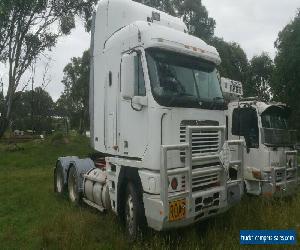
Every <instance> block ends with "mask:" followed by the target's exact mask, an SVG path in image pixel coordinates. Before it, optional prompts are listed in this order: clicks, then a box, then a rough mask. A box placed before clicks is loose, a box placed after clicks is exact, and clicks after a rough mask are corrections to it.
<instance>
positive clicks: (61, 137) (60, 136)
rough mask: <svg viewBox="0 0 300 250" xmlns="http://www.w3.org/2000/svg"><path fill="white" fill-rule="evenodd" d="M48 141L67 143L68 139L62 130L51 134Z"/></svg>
mask: <svg viewBox="0 0 300 250" xmlns="http://www.w3.org/2000/svg"><path fill="white" fill-rule="evenodd" d="M50 142H51V143H53V144H68V143H69V139H68V138H67V137H66V136H65V135H64V134H63V133H62V132H57V133H55V134H54V135H52V136H51V138H50Z"/></svg>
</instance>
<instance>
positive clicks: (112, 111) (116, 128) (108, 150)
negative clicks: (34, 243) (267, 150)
mask: <svg viewBox="0 0 300 250" xmlns="http://www.w3.org/2000/svg"><path fill="white" fill-rule="evenodd" d="M91 53H92V60H91V77H90V118H91V119H90V120H91V144H92V146H93V148H94V149H95V150H96V151H97V152H99V154H98V155H97V157H93V160H92V159H90V158H87V159H79V158H77V157H61V158H59V159H58V161H57V164H56V168H55V174H54V185H55V190H56V191H57V192H59V193H63V192H64V191H68V193H69V197H70V200H71V201H72V202H79V201H81V200H82V201H83V202H85V203H87V204H88V205H90V206H92V207H95V208H97V209H99V210H100V211H105V210H110V209H111V210H112V211H113V212H114V213H116V214H117V215H118V216H120V218H122V219H123V220H124V223H125V225H126V229H127V232H128V235H129V236H130V237H132V238H135V237H136V236H137V234H138V232H139V230H140V229H141V228H142V227H143V226H146V225H148V226H149V227H151V228H153V229H155V230H165V229H171V228H177V227H182V226H187V225H190V224H193V223H195V222H197V221H200V220H204V219H206V218H208V217H211V216H215V215H217V214H219V213H222V212H224V211H226V210H227V209H229V208H230V207H231V206H232V205H233V204H235V203H237V202H239V201H240V199H241V195H242V193H243V186H242V172H241V169H242V168H241V166H242V164H243V161H242V156H243V153H242V147H241V144H242V141H240V140H234V141H227V142H225V113H224V100H223V97H222V91H221V87H220V81H219V79H218V77H217V72H216V67H217V65H218V64H219V63H220V57H219V55H218V53H217V51H216V49H215V48H213V47H211V46H209V45H207V44H206V43H205V42H203V41H202V40H201V39H199V38H196V37H193V36H191V35H189V34H188V33H187V28H186V26H185V24H184V23H183V22H182V20H180V19H178V18H175V17H172V16H169V15H167V14H165V13H163V12H160V11H157V10H155V9H153V8H150V7H147V6H145V5H142V4H139V3H136V2H133V1H131V0H102V1H100V3H99V6H98V10H97V13H96V14H95V17H94V25H93V29H92V42H91ZM224 145H225V146H224ZM228 145H235V147H236V148H237V150H238V152H239V154H238V156H237V157H236V159H229V153H230V152H229V149H228ZM232 167H234V169H235V173H234V174H233V175H232V176H229V174H228V173H229V171H228V170H229V169H230V168H232Z"/></svg>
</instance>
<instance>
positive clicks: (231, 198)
mask: <svg viewBox="0 0 300 250" xmlns="http://www.w3.org/2000/svg"><path fill="white" fill-rule="evenodd" d="M227 200H228V205H230V206H231V205H234V204H236V203H238V202H239V201H240V200H241V191H240V187H239V185H233V186H229V187H228V189H227Z"/></svg>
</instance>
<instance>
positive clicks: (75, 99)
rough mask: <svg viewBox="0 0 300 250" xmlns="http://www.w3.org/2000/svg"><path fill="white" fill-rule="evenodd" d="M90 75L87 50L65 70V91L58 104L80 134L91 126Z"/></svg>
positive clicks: (59, 108) (72, 60) (58, 107)
mask: <svg viewBox="0 0 300 250" xmlns="http://www.w3.org/2000/svg"><path fill="white" fill-rule="evenodd" d="M89 74H90V52H89V51H88V50H87V51H85V52H84V53H83V55H82V57H78V58H75V57H74V58H72V59H71V62H70V63H69V64H67V65H66V67H65V68H64V78H63V80H62V82H63V84H64V86H65V89H64V93H63V95H62V96H61V97H60V98H59V100H58V102H57V104H58V105H57V109H58V110H60V112H61V114H63V116H69V118H70V120H71V127H76V128H77V129H78V131H79V132H80V133H83V132H84V131H85V130H86V129H87V128H88V126H89V115H88V108H89Z"/></svg>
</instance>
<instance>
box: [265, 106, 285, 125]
mask: <svg viewBox="0 0 300 250" xmlns="http://www.w3.org/2000/svg"><path fill="white" fill-rule="evenodd" d="M261 122H262V126H263V127H264V128H274V129H288V115H287V113H286V112H285V111H284V110H282V109H281V108H279V107H272V108H269V109H268V110H266V111H265V112H264V113H262V115H261Z"/></svg>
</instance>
